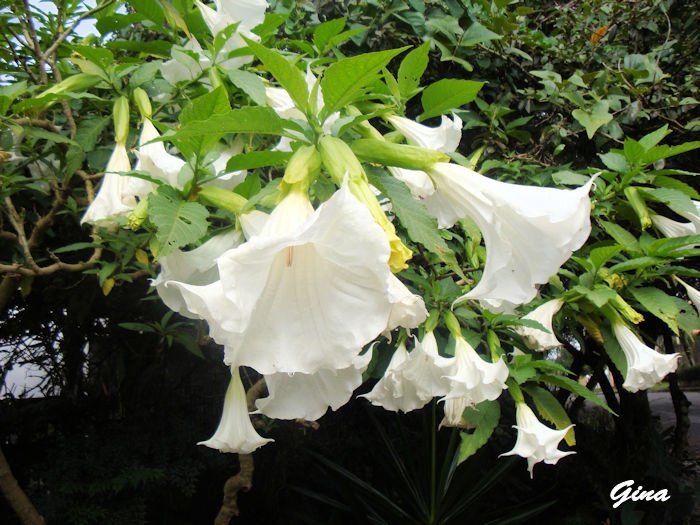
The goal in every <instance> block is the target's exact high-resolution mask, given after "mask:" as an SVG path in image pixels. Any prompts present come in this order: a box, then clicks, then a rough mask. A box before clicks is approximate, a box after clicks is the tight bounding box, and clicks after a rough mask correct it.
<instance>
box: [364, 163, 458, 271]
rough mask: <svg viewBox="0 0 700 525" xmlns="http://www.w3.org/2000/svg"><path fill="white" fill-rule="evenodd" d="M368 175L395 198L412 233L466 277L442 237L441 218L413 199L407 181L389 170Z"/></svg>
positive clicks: (401, 218) (396, 208)
mask: <svg viewBox="0 0 700 525" xmlns="http://www.w3.org/2000/svg"><path fill="white" fill-rule="evenodd" d="M368 175H369V177H370V181H371V182H372V184H373V185H374V186H375V187H377V188H378V189H379V190H380V191H381V192H382V193H384V195H386V196H387V197H389V200H391V203H392V207H393V210H394V213H395V214H396V216H397V217H398V219H399V221H400V222H401V224H402V225H403V227H404V228H406V231H407V232H408V236H409V237H410V238H411V239H412V240H413V241H414V242H417V243H420V244H422V245H423V246H424V247H425V248H426V249H427V250H428V251H430V252H431V253H434V254H435V255H437V256H438V258H439V259H440V260H441V261H442V262H444V263H445V264H447V265H448V266H449V267H450V268H451V269H452V270H453V271H455V272H456V273H457V274H458V275H459V276H460V277H462V278H465V277H464V274H463V273H462V270H461V268H460V267H459V263H458V262H457V258H456V256H455V254H454V252H453V251H452V249H451V248H450V247H449V246H448V245H447V243H446V242H445V240H444V239H443V238H442V237H441V236H440V233H439V232H440V231H439V230H438V227H437V219H436V218H435V217H434V216H433V215H431V214H430V213H429V212H428V210H427V208H426V207H425V205H424V204H423V203H421V202H420V201H419V200H416V199H415V198H413V196H412V195H411V191H410V190H409V189H408V187H407V186H406V184H404V183H403V182H401V181H400V180H398V179H396V178H394V177H391V176H389V175H387V174H386V172H369V173H368Z"/></svg>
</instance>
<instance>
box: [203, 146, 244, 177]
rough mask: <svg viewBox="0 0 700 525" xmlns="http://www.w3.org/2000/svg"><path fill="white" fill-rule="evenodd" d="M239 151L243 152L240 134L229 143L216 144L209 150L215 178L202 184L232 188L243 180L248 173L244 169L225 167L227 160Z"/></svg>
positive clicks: (238, 153)
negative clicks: (230, 169)
mask: <svg viewBox="0 0 700 525" xmlns="http://www.w3.org/2000/svg"><path fill="white" fill-rule="evenodd" d="M241 153H243V139H242V137H241V136H240V135H239V136H237V137H236V138H235V139H234V141H233V142H232V143H231V144H230V145H224V144H218V145H217V146H216V147H215V148H214V150H213V151H212V152H211V154H212V155H214V156H215V157H214V161H213V162H212V163H211V170H212V171H213V172H214V175H215V177H216V178H214V179H212V180H209V181H207V182H205V184H204V185H205V186H218V187H220V188H224V189H225V190H233V188H235V187H236V186H238V184H240V183H241V182H243V181H244V180H245V178H246V175H247V174H248V172H247V171H246V170H237V171H228V170H227V169H226V165H227V164H228V161H229V160H231V159H232V158H233V157H235V156H236V155H240V154H241Z"/></svg>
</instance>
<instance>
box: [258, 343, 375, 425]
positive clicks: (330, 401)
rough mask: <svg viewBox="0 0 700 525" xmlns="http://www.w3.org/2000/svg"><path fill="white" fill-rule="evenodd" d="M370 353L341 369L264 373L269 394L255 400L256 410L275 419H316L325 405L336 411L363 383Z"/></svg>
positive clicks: (324, 409)
mask: <svg viewBox="0 0 700 525" xmlns="http://www.w3.org/2000/svg"><path fill="white" fill-rule="evenodd" d="M371 358H372V352H371V351H369V352H367V353H366V354H364V355H361V356H358V357H357V358H355V361H354V362H353V364H352V365H350V366H348V367H346V368H342V369H337V370H336V369H329V368H323V369H321V370H318V371H316V372H314V373H313V374H302V373H296V374H287V373H284V372H279V373H276V374H270V375H266V376H265V383H266V384H267V390H268V392H269V395H268V397H265V398H263V399H258V400H257V401H256V402H255V405H256V406H257V408H258V412H260V413H261V414H265V415H266V416H268V417H271V418H275V419H304V420H306V421H315V420H317V419H318V418H320V417H321V416H323V415H324V414H325V413H326V411H327V410H328V408H329V407H330V408H331V409H332V410H338V409H339V408H340V407H342V406H343V405H344V404H345V403H347V402H348V401H349V400H350V397H351V396H352V393H353V392H354V391H355V389H356V388H358V387H359V386H360V385H361V384H362V373H363V372H364V371H365V370H366V369H367V365H368V364H369V361H370V359H371Z"/></svg>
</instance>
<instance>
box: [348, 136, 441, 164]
mask: <svg viewBox="0 0 700 525" xmlns="http://www.w3.org/2000/svg"><path fill="white" fill-rule="evenodd" d="M351 147H352V151H353V152H354V153H355V155H357V156H358V157H359V158H360V159H361V160H364V161H367V162H372V163H374V164H382V165H384V166H395V167H398V168H405V169H409V170H418V171H427V170H429V169H430V168H431V167H432V166H433V165H434V164H435V163H437V162H449V161H450V157H448V156H447V155H445V154H444V153H442V152H440V151H435V150H430V149H425V148H420V147H418V146H409V145H406V144H394V143H392V142H387V141H385V140H377V139H358V140H356V141H355V142H353V143H352V146H351Z"/></svg>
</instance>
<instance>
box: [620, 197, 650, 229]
mask: <svg viewBox="0 0 700 525" xmlns="http://www.w3.org/2000/svg"><path fill="white" fill-rule="evenodd" d="M625 197H627V201H628V202H629V203H630V206H632V209H633V210H634V212H635V213H636V214H637V217H639V222H640V223H641V224H642V229H643V230H646V229H647V228H649V227H650V226H651V216H650V215H649V208H647V205H646V202H644V199H643V198H642V195H641V194H640V193H639V188H637V187H636V186H627V187H626V188H625Z"/></svg>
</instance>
